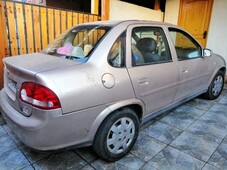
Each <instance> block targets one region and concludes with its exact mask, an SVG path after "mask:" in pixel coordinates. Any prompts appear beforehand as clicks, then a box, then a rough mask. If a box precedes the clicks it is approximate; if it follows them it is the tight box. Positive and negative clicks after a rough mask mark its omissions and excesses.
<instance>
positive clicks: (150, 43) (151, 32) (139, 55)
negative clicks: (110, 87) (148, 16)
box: [131, 27, 172, 66]
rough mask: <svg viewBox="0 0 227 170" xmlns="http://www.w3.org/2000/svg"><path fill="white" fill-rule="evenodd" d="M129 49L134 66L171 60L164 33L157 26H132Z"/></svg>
mask: <svg viewBox="0 0 227 170" xmlns="http://www.w3.org/2000/svg"><path fill="white" fill-rule="evenodd" d="M131 50H132V64H133V65H134V66H138V65H144V64H158V63H164V62H171V61H172V58H171V55H170V52H169V46H168V43H167V40H166V37H165V34H164V32H163V30H162V28H159V27H137V28H134V29H133V30H132V38H131Z"/></svg>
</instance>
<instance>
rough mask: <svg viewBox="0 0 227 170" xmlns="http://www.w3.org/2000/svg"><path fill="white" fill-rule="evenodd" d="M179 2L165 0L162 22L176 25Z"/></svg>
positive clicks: (177, 0)
mask: <svg viewBox="0 0 227 170" xmlns="http://www.w3.org/2000/svg"><path fill="white" fill-rule="evenodd" d="M179 7H180V0H166V9H165V17H164V22H168V23H171V24H175V25H177V23H178V15H179Z"/></svg>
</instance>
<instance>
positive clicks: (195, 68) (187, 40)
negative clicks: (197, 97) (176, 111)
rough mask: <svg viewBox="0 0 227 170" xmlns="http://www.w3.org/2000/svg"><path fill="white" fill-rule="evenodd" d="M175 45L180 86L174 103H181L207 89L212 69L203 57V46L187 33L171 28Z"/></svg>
mask: <svg viewBox="0 0 227 170" xmlns="http://www.w3.org/2000/svg"><path fill="white" fill-rule="evenodd" d="M169 31H170V36H171V38H172V42H173V45H174V47H175V49H176V55H177V60H178V68H179V72H180V84H179V87H178V89H177V93H176V96H175V99H174V101H179V100H181V99H184V98H186V97H189V96H191V95H193V94H197V93H200V92H201V91H203V90H205V89H206V88H207V82H208V81H209V78H210V76H211V69H210V68H209V66H208V63H207V59H208V58H207V57H202V48H201V46H200V45H199V44H198V43H197V42H196V41H195V40H194V39H193V38H192V37H191V36H190V35H188V34H187V33H186V32H184V31H182V30H179V29H176V28H169Z"/></svg>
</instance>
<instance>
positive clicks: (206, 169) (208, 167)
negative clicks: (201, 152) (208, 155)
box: [202, 164, 220, 170]
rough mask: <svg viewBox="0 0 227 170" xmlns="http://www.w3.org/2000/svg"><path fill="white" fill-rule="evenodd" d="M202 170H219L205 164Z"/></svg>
mask: <svg viewBox="0 0 227 170" xmlns="http://www.w3.org/2000/svg"><path fill="white" fill-rule="evenodd" d="M202 170H220V169H219V168H216V167H214V166H211V165H209V164H206V165H205V166H204V167H203V169H202Z"/></svg>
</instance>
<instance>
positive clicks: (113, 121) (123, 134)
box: [93, 108, 139, 161]
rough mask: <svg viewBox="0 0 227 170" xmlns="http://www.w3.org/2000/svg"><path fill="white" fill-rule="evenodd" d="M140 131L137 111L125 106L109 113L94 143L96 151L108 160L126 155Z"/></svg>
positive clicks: (114, 159)
mask: <svg viewBox="0 0 227 170" xmlns="http://www.w3.org/2000/svg"><path fill="white" fill-rule="evenodd" d="M138 132H139V119H138V117H137V115H136V113H135V112H134V111H133V110H131V109H129V108H123V109H120V110H118V111H115V112H113V113H112V114H111V115H109V116H108V117H107V118H106V119H105V120H104V122H103V123H102V124H101V126H100V127H99V130H98V131H97V133H96V136H95V140H94V143H93V149H94V151H95V152H96V153H97V154H98V155H99V156H100V157H101V158H103V159H105V160H107V161H116V160H118V159H120V158H121V157H122V156H124V155H126V154H127V153H128V152H129V151H130V149H131V148H132V146H133V145H134V144H135V142H136V139H137V136H138Z"/></svg>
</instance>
